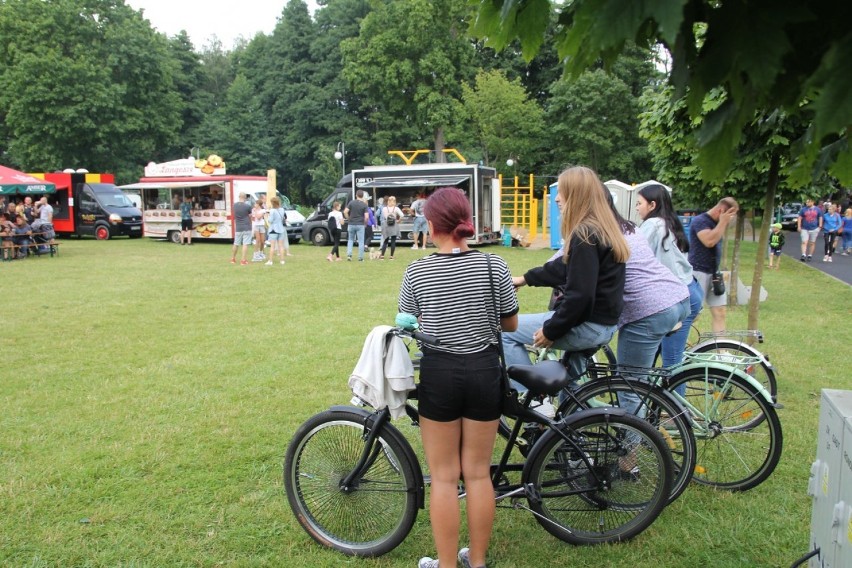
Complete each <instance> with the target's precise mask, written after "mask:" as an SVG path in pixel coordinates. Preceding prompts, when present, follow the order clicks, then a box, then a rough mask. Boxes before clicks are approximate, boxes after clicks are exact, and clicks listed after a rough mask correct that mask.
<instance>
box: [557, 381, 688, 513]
mask: <svg viewBox="0 0 852 568" xmlns="http://www.w3.org/2000/svg"><path fill="white" fill-rule="evenodd" d="M624 393H633V394H635V395H636V396H638V397H639V399H640V400H641V403H642V404H641V406H640V408H639V410H641V411H642V412H643V414H644V417H643V418H644V420H645V421H646V422H648V423H649V424H651V425H652V426H653V427H654V428H656V429H657V431H658V432H659V433H660V434H661V435H662V437H663V440H664V441H665V443H666V445H667V446H668V448H669V451H670V452H671V455H672V462H673V463H674V479H673V481H672V487H671V492H670V493H669V498H668V503H671V502H672V501H674V500H675V499H677V498H678V497H680V495H681V494H682V493H683V492H684V491H685V490H686V487H687V486H688V485H689V482H690V481H691V480H692V472H693V471H694V469H695V459H696V447H695V436H694V434H693V433H692V426H691V425H690V423H689V418H688V417H687V416H686V414H685V411H684V409H683V407H681V406H680V403H678V402H677V400H675V399H674V397H673V396H672V395H671V394H669V393H668V392H667V391H666V390H664V389H662V388H660V387H656V386H653V385H650V384H648V383H645V382H642V381H634V380H628V379H625V378H623V377H608V378H605V379H601V380H598V381H593V382H590V383H587V384H585V385H583V386H582V387H581V388H580V389H579V390H577V391H575V392H574V396H573V398H568V399H566V400H565V401H564V402H563V403H562V405H561V406H560V407H559V413H560V416H567V415H568V414H572V413H574V412H577V411H578V410H582V409H583V408H601V407H620V406H621V405H620V404H619V400H623V399H621V398H620V397H619V395H623V394H624Z"/></svg>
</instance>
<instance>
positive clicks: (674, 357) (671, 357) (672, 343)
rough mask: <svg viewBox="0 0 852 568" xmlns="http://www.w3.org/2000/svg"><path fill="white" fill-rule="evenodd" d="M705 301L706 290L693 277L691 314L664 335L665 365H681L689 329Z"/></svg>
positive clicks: (690, 290) (690, 287) (663, 351)
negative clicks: (674, 330)
mask: <svg viewBox="0 0 852 568" xmlns="http://www.w3.org/2000/svg"><path fill="white" fill-rule="evenodd" d="M703 302H704V291H703V290H702V289H701V285H700V284H699V283H698V281H697V280H696V279H695V278H693V279H692V284H690V285H689V315H687V316H686V319H684V320H683V327H681V328H680V329H679V330H677V331H676V332H675V333H673V334H672V335H670V336H668V337H663V345H662V347H663V349H662V355H663V367H666V368H670V367H674V366H675V365H680V363H681V362H682V361H683V350H684V349H685V348H686V339H687V337H689V329H690V327H691V326H692V322H693V321H695V318H697V317H698V314H699V313H701V305H702V303H703Z"/></svg>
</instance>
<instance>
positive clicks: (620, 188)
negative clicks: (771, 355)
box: [604, 179, 633, 219]
mask: <svg viewBox="0 0 852 568" xmlns="http://www.w3.org/2000/svg"><path fill="white" fill-rule="evenodd" d="M604 185H605V186H606V188H607V189H608V190H609V193H610V195H612V201H613V203H615V210H616V211H618V212H619V214H620V215H621V216H622V217H624V218H625V219H629V218H630V209H632V208H633V199H632V196H633V187H632V186H630V185H628V184H626V183H624V182H623V181H618V180H617V179H611V180H609V181H606V182H604Z"/></svg>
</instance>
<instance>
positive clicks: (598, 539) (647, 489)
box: [522, 409, 673, 544]
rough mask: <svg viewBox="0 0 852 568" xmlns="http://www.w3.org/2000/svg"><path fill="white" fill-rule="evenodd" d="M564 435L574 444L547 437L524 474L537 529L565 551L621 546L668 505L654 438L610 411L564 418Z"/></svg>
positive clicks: (666, 463)
mask: <svg viewBox="0 0 852 568" xmlns="http://www.w3.org/2000/svg"><path fill="white" fill-rule="evenodd" d="M562 428H563V430H562V431H563V432H565V433H566V434H567V435H568V437H569V438H570V440H571V441H572V442H573V443H569V442H568V441H566V440H565V439H564V438H563V437H562V436H560V435H559V434H558V433H557V432H554V431H548V432H547V433H546V434H545V435H544V436H545V437H544V438H542V440H541V441H540V442H539V443H538V444H536V446H535V447H534V448H533V453H532V455H530V458H529V460H528V461H527V463H526V465H525V467H524V471H523V475H522V482H523V483H524V485H527V484H529V486H530V487H531V490H530V492H529V495H528V501H529V506H530V509H531V510H532V511H533V513H534V515H535V519H536V521H538V523H539V524H540V525H541V526H542V527H543V528H544V529H545V530H546V531H547V532H549V533H550V534H552V535H553V536H555V537H556V538H558V539H560V540H564V541H565V542H568V543H571V544H600V543H605V542H620V541H624V540H628V539H630V538H633V537H634V536H636V535H638V534H639V533H641V532H642V531H643V530H645V529H646V528H648V527H649V526H650V525H651V523H653V522H654V520H655V519H656V518H657V516H658V515H659V514H660V512H661V511H662V510H663V507H665V505H666V500H667V498H668V495H669V489H670V485H671V479H672V475H673V474H672V462H671V457H670V455H669V451H668V449H667V447H666V445H665V443H664V442H663V440H662V438H661V437H660V435H659V434H658V433H657V431H656V430H654V428H653V427H652V426H651V425H650V424H648V423H647V422H644V421H643V420H640V419H638V418H636V417H635V416H628V415H625V414H623V412H621V411H614V410H612V409H596V410H588V411H584V412H580V413H578V414H575V415H573V416H569V417H568V418H567V419H566V420H565V422H564V424H563V426H562ZM580 452H582V453H583V454H585V456H586V458H587V460H586V461H584V460H583V459H582V458H581V457H580V456H581V454H580ZM587 462H588V463H587ZM589 464H591V467H589ZM628 468H629V470H627V469H628ZM623 470H627V471H623Z"/></svg>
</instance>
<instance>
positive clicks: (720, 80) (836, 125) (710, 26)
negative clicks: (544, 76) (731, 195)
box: [471, 0, 852, 183]
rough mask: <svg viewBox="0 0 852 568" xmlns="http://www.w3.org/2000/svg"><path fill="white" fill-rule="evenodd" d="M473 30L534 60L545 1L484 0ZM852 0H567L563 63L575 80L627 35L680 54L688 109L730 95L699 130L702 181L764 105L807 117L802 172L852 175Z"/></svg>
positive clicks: (675, 64)
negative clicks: (516, 45) (851, 139)
mask: <svg viewBox="0 0 852 568" xmlns="http://www.w3.org/2000/svg"><path fill="white" fill-rule="evenodd" d="M476 4H477V13H476V17H475V19H474V21H473V22H472V26H471V29H472V31H473V33H474V35H476V36H477V37H480V38H484V39H485V40H486V45H489V46H492V47H494V48H496V49H502V48H504V47H506V46H507V45H509V44H510V43H511V42H512V41H513V40H515V39H516V38H517V39H519V40H520V44H521V46H522V51H523V53H524V56H525V57H526V58H527V60H530V59H531V58H532V57H533V56H534V55H535V54H536V53H537V52H538V51H539V49H540V48H541V45H542V42H543V41H544V38H545V32H546V30H547V26H548V14H549V13H550V10H551V2H549V1H548V0H478V1H477V2H476ZM850 19H852V5H850V4H849V3H848V2H816V1H809V2H802V1H801V0H776V1H772V2H708V1H707V0H682V1H680V2H636V1H633V0H575V1H573V2H567V3H564V4H562V7H561V12H560V14H559V20H558V21H559V27H558V29H557V32H556V35H555V42H556V45H557V48H558V52H559V56H560V58H562V60H563V61H564V62H565V70H566V72H567V73H568V74H569V75H570V76H572V77H578V76H579V75H580V74H581V73H582V72H583V71H585V70H586V69H588V68H589V67H591V66H593V65H596V64H597V63H598V61H599V60H602V61H603V62H604V64H605V65H607V66H609V65H610V64H612V62H613V61H614V60H615V59H616V57H617V56H618V54H619V53H621V51H622V49H623V47H624V45H625V43H626V42H628V41H635V42H636V43H637V44H638V45H639V46H640V47H643V48H648V49H650V48H652V47H654V46H655V45H657V44H661V45H662V46H663V47H664V48H665V49H667V50H668V51H669V52H670V54H671V56H672V73H671V75H670V81H671V83H672V84H673V86H674V87H675V91H674V96H675V97H676V98H680V97H681V96H683V95H686V107H687V111H688V113H689V115H690V116H692V117H697V116H699V115H700V114H701V113H702V111H703V104H704V99H705V96H706V95H707V94H709V93H710V92H711V91H713V90H714V89H720V90H721V91H722V93H723V94H724V98H723V101H724V102H723V103H722V104H721V105H720V106H719V107H718V108H716V109H715V110H714V111H713V112H712V113H709V114H708V115H706V117H705V118H704V120H703V123H702V128H701V130H700V131H699V132H698V136H697V139H698V150H699V163H700V165H701V175H702V177H704V178H705V179H715V180H718V179H720V178H721V177H723V176H724V174H725V172H726V170H727V168H728V166H729V165H730V163H731V162H732V161H733V159H734V157H735V151H736V148H737V147H738V145H739V143H740V141H741V140H742V129H743V127H744V126H745V125H746V124H748V123H749V122H751V121H752V120H753V118H754V116H755V113H765V114H769V113H772V112H774V111H776V110H782V111H784V112H786V113H787V114H788V115H790V116H793V115H802V116H805V117H806V118H807V120H808V122H809V123H810V125H809V128H808V130H807V133H806V135H805V136H803V137H802V138H801V142H800V144H798V145H797V146H796V147H795V148H796V152H797V154H796V159H797V160H798V161H799V162H800V164H801V167H800V168H799V169H798V170H797V175H798V178H799V179H802V178H803V177H806V175H807V174H809V173H811V172H815V174H816V175H819V173H820V171H821V170H822V169H823V168H825V167H828V168H829V170H830V172H831V173H832V174H833V175H836V176H837V177H838V178H840V179H841V181H842V182H845V183H849V182H850V181H852V148H850V146H849V143H848V130H849V127H850V125H852V97H849V91H850V88H852V63H850V62H852V36H850V35H849V21H850Z"/></svg>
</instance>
